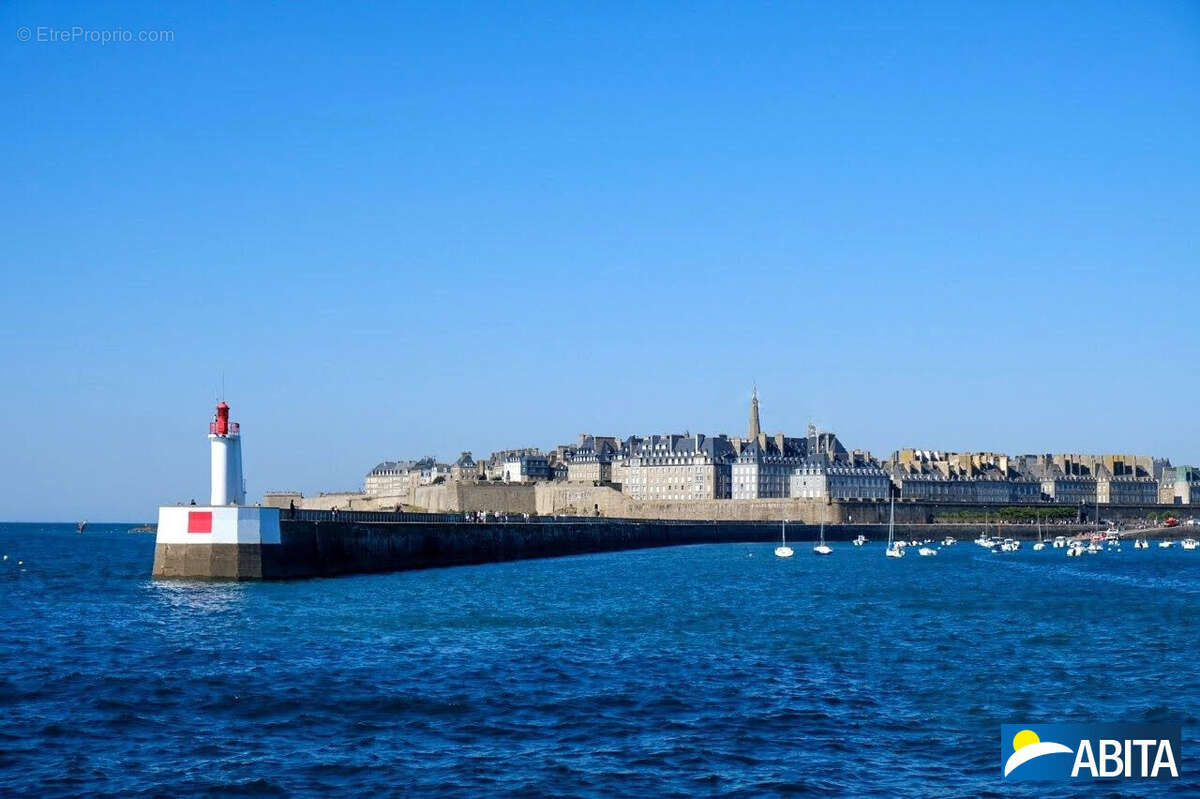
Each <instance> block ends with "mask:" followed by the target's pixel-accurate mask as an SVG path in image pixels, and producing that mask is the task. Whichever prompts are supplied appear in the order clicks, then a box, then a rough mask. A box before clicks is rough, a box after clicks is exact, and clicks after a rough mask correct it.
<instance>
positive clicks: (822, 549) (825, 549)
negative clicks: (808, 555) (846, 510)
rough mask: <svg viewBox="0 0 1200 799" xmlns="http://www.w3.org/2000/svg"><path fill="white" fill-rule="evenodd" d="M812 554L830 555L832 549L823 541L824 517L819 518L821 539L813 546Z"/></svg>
mask: <svg viewBox="0 0 1200 799" xmlns="http://www.w3.org/2000/svg"><path fill="white" fill-rule="evenodd" d="M813 554H814V555H832V554H833V549H832V548H831V547H830V546H829V545H828V544H826V543H825V519H824V518H822V519H821V540H820V542H819V543H818V544H817V545H816V546H815V547H813Z"/></svg>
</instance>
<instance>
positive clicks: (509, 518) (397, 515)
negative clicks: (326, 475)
mask: <svg viewBox="0 0 1200 799" xmlns="http://www.w3.org/2000/svg"><path fill="white" fill-rule="evenodd" d="M279 518H280V519H281V520H283V521H289V520H295V521H300V522H442V523H445V522H470V523H474V524H478V523H487V524H565V523H570V524H605V523H612V522H614V521H630V522H639V521H640V522H644V521H646V520H645V519H615V518H612V517H604V516H532V515H530V516H525V515H524V514H520V513H509V514H495V513H489V514H488V515H487V517H486V518H485V517H484V516H483V515H482V514H477V513H413V512H409V511H387V510H309V509H302V508H296V509H294V510H293V509H291V508H280V510H279ZM661 523H662V522H659V524H661ZM667 523H675V520H672V521H671V522H667ZM677 523H679V524H695V522H686V521H679V522H677Z"/></svg>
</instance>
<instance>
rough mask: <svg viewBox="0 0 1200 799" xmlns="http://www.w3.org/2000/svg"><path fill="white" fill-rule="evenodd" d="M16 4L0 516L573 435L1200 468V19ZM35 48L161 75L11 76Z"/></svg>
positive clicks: (909, 10) (317, 479)
mask: <svg viewBox="0 0 1200 799" xmlns="http://www.w3.org/2000/svg"><path fill="white" fill-rule="evenodd" d="M351 5H352V4H342V5H329V4H318V3H307V2H297V3H290V2H289V3H277V4H274V5H272V6H269V7H268V6H267V5H266V4H253V3H241V2H233V3H203V4H186V3H180V4H173V3H123V4H114V3H94V2H88V3H77V4H72V3H53V4H51V3H34V2H21V1H20V0H18V1H17V2H8V3H5V4H4V5H3V7H2V8H0V20H2V23H3V30H0V41H2V42H3V44H0V57H2V58H3V64H2V65H3V69H2V70H0V88H2V91H3V93H2V95H0V96H2V97H3V99H4V106H5V111H4V113H3V114H0V173H2V174H3V180H2V181H0V233H2V235H0V243H2V246H0V272H2V289H0V335H2V340H3V343H4V357H3V358H2V359H0V387H2V388H3V392H4V395H5V400H6V405H7V409H8V415H9V430H8V432H7V433H6V435H5V436H4V447H3V457H2V458H0V485H3V486H4V490H3V491H2V492H0V519H76V518H83V517H88V518H91V519H93V520H95V519H102V518H107V519H149V518H153V515H154V508H155V506H156V505H157V504H159V503H160V502H162V503H172V502H175V501H176V500H179V499H185V500H186V499H188V498H190V497H193V496H194V497H197V498H203V497H205V496H206V494H207V486H208V479H207V463H208V460H207V459H208V451H207V442H206V441H205V438H204V436H205V433H206V425H207V421H208V417H209V414H210V412H211V405H212V402H213V398H214V394H215V392H216V387H217V386H218V385H219V382H220V379H221V374H222V372H223V373H224V376H225V384H226V387H227V388H226V395H227V398H228V400H229V402H230V403H231V404H232V405H233V408H234V414H235V417H236V418H238V419H240V420H241V421H242V423H243V426H244V433H245V448H246V453H245V460H246V469H247V479H248V483H249V489H250V492H251V494H252V495H254V496H258V495H260V494H261V492H262V491H263V490H264V489H268V488H296V489H302V490H304V491H306V492H313V491H316V490H319V489H330V490H332V489H347V488H352V487H354V486H356V485H359V484H360V481H361V478H362V475H363V474H364V473H365V472H366V471H367V470H368V469H369V468H370V467H371V466H373V465H374V464H375V463H376V462H378V461H379V460H382V459H385V458H397V457H408V456H418V455H421V454H423V453H433V454H436V455H439V456H441V457H443V458H447V459H449V458H453V457H454V456H456V455H457V454H458V452H459V451H460V450H462V449H471V450H473V451H474V452H475V454H476V455H481V454H482V455H486V454H487V453H488V452H490V451H491V450H493V449H498V448H502V447H508V446H524V445H539V446H542V447H549V446H553V445H554V444H556V443H559V442H564V441H568V440H572V439H573V438H574V437H575V436H576V435H577V434H578V433H579V432H580V431H592V432H596V433H602V434H622V435H625V434H630V433H649V432H665V431H672V430H679V431H682V430H691V431H707V432H712V433H719V432H729V433H731V434H736V433H740V432H742V431H743V430H744V427H745V424H746V413H747V411H746V405H747V400H748V397H749V393H750V386H751V383H752V382H753V381H755V380H757V382H758V385H759V389H760V393H761V397H762V408H763V411H762V413H763V424H764V427H765V428H767V429H769V430H770V431H772V432H774V431H777V430H782V431H787V432H793V433H795V432H798V431H800V430H802V429H803V426H804V424H805V423H806V422H808V421H809V420H810V419H812V420H814V421H816V422H817V423H818V424H820V425H822V426H825V427H828V428H831V429H834V430H836V431H837V432H838V433H839V434H840V435H841V436H842V438H843V440H844V441H845V443H846V444H847V445H848V446H850V447H862V448H869V449H871V450H872V451H874V452H875V453H876V454H880V455H886V454H888V453H890V452H891V451H892V450H893V449H895V448H898V447H901V446H920V447H928V448H941V449H951V450H984V449H989V450H1003V451H1009V452H1035V451H1043V452H1048V451H1072V452H1078V451H1085V452H1091V451H1121V452H1138V453H1152V454H1161V455H1166V456H1169V457H1171V458H1172V459H1173V460H1174V461H1175V462H1176V463H1180V462H1184V463H1187V462H1193V463H1194V462H1197V461H1200V429H1198V426H1197V421H1196V420H1197V416H1196V398H1197V396H1200V366H1198V363H1200V359H1198V357H1197V356H1198V355H1200V345H1198V343H1197V342H1198V339H1197V326H1196V318H1197V297H1198V295H1200V292H1198V288H1200V279H1198V277H1197V276H1198V271H1197V256H1198V253H1200V241H1198V240H1197V231H1198V230H1200V133H1198V131H1200V91H1198V87H1200V4H1197V3H1195V2H1156V1H1155V0H1149V1H1148V2H1142V3H1127V2H1111V3H1109V2H1081V3H1054V4H1047V3H1042V2H1029V3H1015V2H1014V3H965V2H963V3H945V4H939V3H892V2H879V3H852V2H846V3H843V2H828V3H770V4H758V3H726V2H697V3H686V4H684V3H657V4H656V3H632V2H626V3H596V4H570V3H568V4H563V3H522V4H496V3H489V4H485V3H479V4H470V3H468V4H456V3H441V2H429V3H423V4H420V5H413V4H396V5H393V4H385V3H380V4H370V6H368V7H350V6H351ZM23 26H25V27H28V28H30V29H31V31H33V32H35V33H33V35H34V36H36V30H37V28H38V27H39V26H41V27H55V28H60V29H61V28H66V29H70V28H71V27H72V26H80V27H81V28H85V29H112V28H122V29H126V30H131V31H134V32H136V31H138V30H143V29H145V30H151V29H153V30H159V29H169V30H171V31H173V32H174V42H172V43H154V44H151V43H136V42H134V43H110V44H107V45H101V44H89V43H84V42H65V43H62V42H59V43H52V42H44V41H43V42H38V41H31V42H28V43H23V42H20V41H18V31H19V29H20V28H21V27H23Z"/></svg>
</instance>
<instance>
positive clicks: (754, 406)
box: [749, 383, 761, 441]
mask: <svg viewBox="0 0 1200 799" xmlns="http://www.w3.org/2000/svg"><path fill="white" fill-rule="evenodd" d="M759 432H761V431H760V430H759V426H758V384H757V383H755V384H754V393H753V394H752V395H751V396H750V436H749V437H750V439H751V440H752V441H757V440H758V434H759Z"/></svg>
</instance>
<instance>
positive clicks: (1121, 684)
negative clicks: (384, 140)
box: [0, 525, 1200, 797]
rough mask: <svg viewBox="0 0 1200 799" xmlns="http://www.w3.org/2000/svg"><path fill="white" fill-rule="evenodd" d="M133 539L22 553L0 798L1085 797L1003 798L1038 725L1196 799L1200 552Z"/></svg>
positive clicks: (91, 534) (97, 535) (124, 536)
mask: <svg viewBox="0 0 1200 799" xmlns="http://www.w3.org/2000/svg"><path fill="white" fill-rule="evenodd" d="M128 527H129V525H121V526H111V527H96V526H92V527H90V528H89V529H88V531H87V532H86V533H85V534H84V535H77V534H76V533H75V531H74V528H73V526H63V525H0V553H4V554H7V555H8V560H6V561H3V562H0V624H2V625H3V626H2V628H0V793H3V794H18V793H30V794H34V795H39V796H48V795H49V796H53V795H76V794H105V793H112V794H115V793H121V794H133V795H181V794H197V793H213V792H232V793H248V794H310V795H311V794H319V795H328V794H336V793H353V794H363V793H374V792H388V793H404V794H437V795H457V796H479V795H483V794H494V793H514V792H515V793H524V794H541V795H562V796H574V795H585V796H586V795H614V794H621V795H637V796H669V795H694V794H702V795H713V794H719V795H747V796H751V795H769V794H778V793H790V792H809V793H818V792H819V793H831V794H843V795H860V796H880V797H893V796H979V795H1014V796H1046V795H1068V794H1074V793H1077V792H1078V791H1079V790H1080V786H1078V785H1071V786H1059V785H1055V784H1050V783H1033V784H1031V783H1026V784H1013V783H1008V784H1006V783H1003V782H1001V779H1000V764H999V761H998V757H997V752H998V750H999V747H998V743H999V728H1000V725H1001V724H1002V723H1006V722H1036V721H1129V722H1134V721H1137V722H1144V721H1173V722H1179V723H1182V725H1183V739H1184V740H1183V753H1182V763H1181V768H1182V772H1183V777H1182V779H1180V780H1178V781H1175V782H1171V783H1156V784H1150V783H1144V782H1139V783H1125V784H1121V783H1110V784H1107V785H1101V786H1099V787H1100V788H1101V789H1103V790H1105V791H1107V792H1109V793H1111V794H1113V795H1117V794H1119V793H1120V792H1124V791H1129V790H1133V791H1135V792H1136V793H1139V794H1144V793H1154V794H1158V793H1168V794H1181V795H1182V794H1194V793H1196V792H1197V790H1200V780H1198V779H1197V777H1196V776H1195V766H1194V763H1195V761H1194V757H1195V753H1196V752H1197V751H1200V749H1198V748H1197V747H1198V742H1197V737H1196V735H1197V730H1198V729H1200V727H1198V723H1200V721H1198V716H1200V690H1198V688H1200V683H1198V680H1197V671H1196V663H1197V661H1196V643H1197V641H1200V616H1198V614H1197V608H1198V606H1200V552H1183V551H1181V550H1180V549H1178V548H1176V549H1172V550H1158V549H1153V550H1149V551H1135V550H1133V549H1131V548H1130V547H1129V546H1128V545H1127V546H1126V547H1125V551H1124V552H1122V553H1120V554H1103V555H1097V556H1094V557H1084V558H1077V559H1067V558H1065V557H1064V556H1063V552H1062V550H1049V549H1048V550H1046V551H1044V552H1040V553H1036V552H1032V551H1029V550H1025V551H1022V552H1018V553H1013V554H1008V555H992V554H988V553H987V552H985V551H983V550H981V549H980V548H978V547H976V546H974V545H972V544H970V543H961V544H959V545H958V546H956V547H951V548H946V549H943V550H942V553H941V555H939V556H938V557H936V558H918V557H915V556H914V557H908V558H905V559H904V560H900V561H895V560H888V559H885V558H884V557H883V552H882V545H880V544H872V545H869V546H867V547H865V548H863V549H855V548H853V547H850V546H849V545H845V544H842V545H836V550H837V551H836V552H835V554H834V555H833V556H832V557H829V558H816V557H812V556H811V555H809V554H808V552H807V551H806V547H805V546H804V545H803V544H798V545H797V556H796V557H795V558H793V559H791V560H789V561H784V560H779V559H776V558H774V557H773V556H772V546H771V545H744V544H734V545H711V546H693V547H678V548H670V549H656V550H642V551H636V552H626V553H613V554H603V555H594V556H583V557H571V558H559V559H551V560H536V561H524V562H513V563H503V564H495V565H486V566H473V567H461V568H451V569H437V570H430V571H422V572H407V573H397V574H388V575H370V576H357V577H344V578H337V579H322V580H305V581H296V582H283V583H258V584H215V583H208V584H180V583H156V582H154V581H152V580H150V579H149V574H150V566H151V561H152V559H153V548H154V540H153V536H149V535H131V534H128V533H127V532H125V531H126V530H127V529H128ZM18 560H21V561H24V564H23V565H20V566H18V565H17V561H18Z"/></svg>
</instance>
